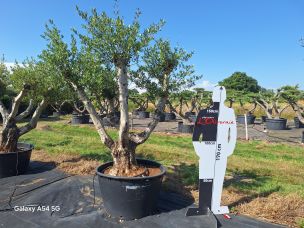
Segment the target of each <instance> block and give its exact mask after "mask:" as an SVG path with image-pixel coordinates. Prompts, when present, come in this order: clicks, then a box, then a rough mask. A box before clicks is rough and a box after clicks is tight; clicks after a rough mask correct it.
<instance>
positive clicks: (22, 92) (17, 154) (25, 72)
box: [0, 60, 56, 178]
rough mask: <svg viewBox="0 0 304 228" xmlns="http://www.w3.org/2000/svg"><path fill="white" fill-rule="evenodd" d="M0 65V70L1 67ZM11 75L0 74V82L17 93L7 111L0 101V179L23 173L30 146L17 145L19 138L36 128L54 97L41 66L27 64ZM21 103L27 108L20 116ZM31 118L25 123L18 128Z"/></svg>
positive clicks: (26, 165) (30, 150)
mask: <svg viewBox="0 0 304 228" xmlns="http://www.w3.org/2000/svg"><path fill="white" fill-rule="evenodd" d="M1 64H2V66H1V68H2V69H3V63H1ZM12 71H13V72H12V73H6V74H3V72H1V78H0V81H1V83H2V84H5V86H6V88H10V89H11V90H14V91H16V93H17V95H16V96H15V97H14V98H13V99H12V101H11V106H10V107H7V106H5V104H3V103H2V101H0V114H1V116H2V119H3V124H2V129H1V132H0V178H3V177H8V176H12V175H18V174H22V173H24V172H26V170H27V168H28V165H29V161H30V157H31V152H32V149H33V146H32V145H30V144H26V143H21V142H19V138H20V137H21V136H22V135H24V134H26V133H28V132H29V131H31V130H32V129H34V128H35V127H36V125H37V122H38V119H39V116H40V115H41V113H42V111H43V109H44V108H45V107H46V106H47V104H48V101H49V98H50V97H53V96H54V95H55V93H54V91H53V90H52V89H51V86H52V83H51V82H50V81H49V80H48V79H49V78H48V76H47V74H45V71H44V66H43V64H42V63H36V62H34V61H32V60H31V61H27V62H26V63H25V64H24V65H23V66H19V65H16V66H15V67H14V68H12ZM55 84H56V83H55ZM23 100H28V107H27V108H26V110H24V111H23V112H21V113H20V112H19V107H20V104H21V101H23ZM35 106H36V108H35V109H34V107H35ZM33 109H34V112H33ZM30 115H31V117H30V119H29V121H28V122H27V123H25V124H22V125H20V126H18V125H17V123H18V122H20V121H21V120H25V118H26V117H28V116H30Z"/></svg>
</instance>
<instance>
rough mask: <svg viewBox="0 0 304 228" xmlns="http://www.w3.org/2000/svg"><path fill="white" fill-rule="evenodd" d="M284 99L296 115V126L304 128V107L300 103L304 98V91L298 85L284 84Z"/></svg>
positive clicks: (282, 89)
mask: <svg viewBox="0 0 304 228" xmlns="http://www.w3.org/2000/svg"><path fill="white" fill-rule="evenodd" d="M281 93H282V97H283V99H284V100H285V101H286V102H287V103H288V104H289V105H290V106H291V107H292V109H293V110H294V112H295V114H296V117H295V118H294V122H295V127H296V128H304V107H303V106H301V105H300V104H299V101H300V100H303V99H304V92H303V91H302V90H300V89H299V86H298V85H295V86H283V87H282V88H281Z"/></svg>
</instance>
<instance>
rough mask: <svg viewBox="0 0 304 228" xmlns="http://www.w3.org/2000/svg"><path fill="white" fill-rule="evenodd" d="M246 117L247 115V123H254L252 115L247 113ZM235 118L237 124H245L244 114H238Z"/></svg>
mask: <svg viewBox="0 0 304 228" xmlns="http://www.w3.org/2000/svg"><path fill="white" fill-rule="evenodd" d="M246 117H247V124H254V120H255V116H254V115H247V116H246ZM236 120H237V122H238V123H239V124H245V116H244V115H238V116H237V118H236Z"/></svg>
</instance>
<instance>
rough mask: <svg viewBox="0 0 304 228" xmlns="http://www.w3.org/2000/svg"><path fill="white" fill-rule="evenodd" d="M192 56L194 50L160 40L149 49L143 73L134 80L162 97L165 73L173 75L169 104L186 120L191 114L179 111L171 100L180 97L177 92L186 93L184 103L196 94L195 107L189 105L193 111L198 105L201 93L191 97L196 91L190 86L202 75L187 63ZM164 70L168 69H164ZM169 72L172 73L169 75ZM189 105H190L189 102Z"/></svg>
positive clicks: (193, 102) (149, 92) (156, 95)
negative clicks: (186, 114)
mask: <svg viewBox="0 0 304 228" xmlns="http://www.w3.org/2000/svg"><path fill="white" fill-rule="evenodd" d="M192 55H193V53H192V52H190V53H187V52H186V51H185V50H184V49H182V48H178V47H175V48H172V47H171V46H170V42H169V41H166V40H162V39H160V40H157V42H156V43H155V45H154V46H153V47H151V48H148V49H146V50H145V53H144V57H143V62H144V63H145V65H144V66H142V67H140V68H139V72H140V73H139V74H136V75H137V77H135V79H134V82H135V83H136V84H137V85H138V86H139V87H140V88H142V89H146V90H147V93H148V94H151V95H152V96H153V95H154V97H160V95H161V94H163V93H164V92H163V86H162V84H161V83H160V82H161V80H162V77H163V75H169V76H168V79H167V80H168V85H167V93H168V94H167V95H170V96H167V100H166V104H167V105H169V108H170V110H171V111H173V112H175V113H177V114H178V115H180V116H181V117H183V118H185V119H187V117H185V116H184V115H183V113H182V110H181V109H180V111H177V110H176V108H175V107H174V106H173V105H172V103H171V101H170V100H171V99H172V97H176V95H177V94H183V96H180V102H181V103H182V105H184V104H185V102H184V101H185V100H187V98H190V97H193V100H192V102H191V107H188V108H189V109H191V111H193V110H194V108H195V107H196V101H197V100H198V96H191V95H193V94H196V93H195V92H193V91H189V90H187V89H189V88H191V87H193V86H194V84H195V81H197V80H198V79H200V78H201V77H202V76H201V75H196V74H195V72H194V67H193V65H189V64H187V62H188V60H189V59H190V58H191V57H192ZM164 70H166V71H167V72H166V71H165V72H164ZM168 72H171V73H170V74H169V73H168ZM197 94H198V93H197ZM185 97H187V98H185ZM170 98H171V99H170ZM186 104H187V105H188V103H186Z"/></svg>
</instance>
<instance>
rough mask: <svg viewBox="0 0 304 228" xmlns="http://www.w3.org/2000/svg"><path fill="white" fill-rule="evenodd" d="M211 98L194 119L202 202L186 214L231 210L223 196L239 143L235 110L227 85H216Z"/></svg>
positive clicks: (223, 212) (194, 141) (224, 212)
mask: <svg viewBox="0 0 304 228" xmlns="http://www.w3.org/2000/svg"><path fill="white" fill-rule="evenodd" d="M212 100H213V105H212V106H211V107H209V108H207V109H203V110H200V111H199V113H198V115H197V118H196V121H195V127H194V132H193V137H192V141H193V146H194V149H195V152H196V154H197V155H198V156H199V206H198V207H196V208H189V209H188V211H187V213H186V216H193V215H208V214H209V212H210V211H212V212H213V213H214V214H226V213H229V209H228V207H227V206H221V196H222V189H223V183H224V177H225V172H226V166H227V158H228V156H230V155H231V154H232V153H233V150H234V148H235V144H236V133H237V131H236V121H235V114H234V110H233V109H232V108H228V107H226V106H225V103H224V102H225V100H226V90H225V87H223V86H216V87H215V88H214V90H213V95H212Z"/></svg>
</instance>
